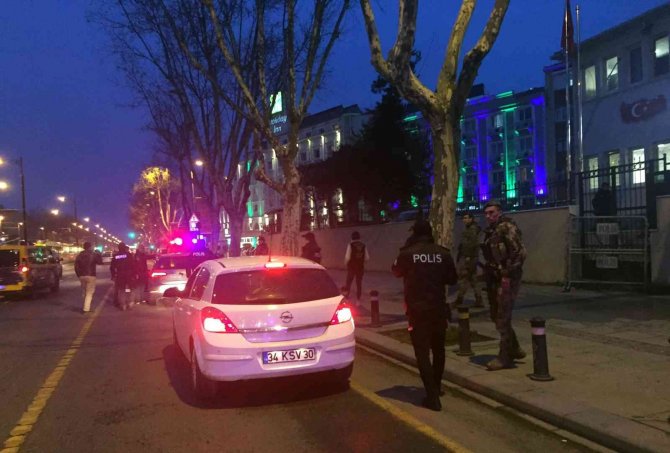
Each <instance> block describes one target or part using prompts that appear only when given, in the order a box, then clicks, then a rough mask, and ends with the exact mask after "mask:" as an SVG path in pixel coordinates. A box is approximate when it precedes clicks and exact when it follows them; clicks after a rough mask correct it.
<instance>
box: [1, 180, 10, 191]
mask: <svg viewBox="0 0 670 453" xmlns="http://www.w3.org/2000/svg"><path fill="white" fill-rule="evenodd" d="M7 189H9V184H7V181H0V190H7Z"/></svg>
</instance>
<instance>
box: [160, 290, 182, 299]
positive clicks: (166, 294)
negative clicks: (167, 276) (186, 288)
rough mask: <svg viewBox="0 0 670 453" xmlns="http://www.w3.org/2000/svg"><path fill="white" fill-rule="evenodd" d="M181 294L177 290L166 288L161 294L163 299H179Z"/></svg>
mask: <svg viewBox="0 0 670 453" xmlns="http://www.w3.org/2000/svg"><path fill="white" fill-rule="evenodd" d="M181 295H182V292H181V291H179V289H177V288H168V289H166V290H165V291H164V292H163V297H181Z"/></svg>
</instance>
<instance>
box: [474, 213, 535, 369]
mask: <svg viewBox="0 0 670 453" xmlns="http://www.w3.org/2000/svg"><path fill="white" fill-rule="evenodd" d="M484 215H485V216H486V221H487V223H488V227H487V228H486V229H485V230H484V242H483V244H482V251H483V252H484V258H485V259H486V267H485V270H486V272H485V276H486V292H487V296H488V299H489V304H490V307H491V320H492V321H493V322H494V323H495V325H496V330H498V332H499V333H500V350H499V353H498V357H496V358H495V359H493V360H492V361H490V362H489V363H488V364H487V365H486V367H487V368H488V369H489V370H491V371H497V370H501V369H503V368H511V367H512V366H514V360H515V359H523V358H524V357H526V353H525V352H524V351H523V349H521V346H520V345H519V341H518V340H517V338H516V333H515V332H514V329H513V328H512V310H513V309H514V301H515V299H516V297H517V294H518V293H519V286H520V285H521V275H522V267H523V262H524V260H525V259H526V249H525V248H524V246H523V242H522V240H521V230H519V227H517V225H516V223H514V221H513V220H512V219H510V218H509V217H505V216H503V214H502V207H501V205H500V203H498V202H497V201H489V202H488V203H486V205H485V206H484Z"/></svg>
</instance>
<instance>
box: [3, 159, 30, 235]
mask: <svg viewBox="0 0 670 453" xmlns="http://www.w3.org/2000/svg"><path fill="white" fill-rule="evenodd" d="M11 162H12V163H14V164H16V165H18V167H19V174H20V175H21V211H22V213H23V216H22V217H23V225H24V228H23V241H24V242H25V243H26V244H28V228H27V225H28V222H27V221H26V176H25V174H24V173H23V157H19V158H18V159H13V160H11ZM4 164H5V160H4V159H3V158H2V157H0V165H4ZM7 187H8V186H7Z"/></svg>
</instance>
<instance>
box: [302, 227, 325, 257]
mask: <svg viewBox="0 0 670 453" xmlns="http://www.w3.org/2000/svg"><path fill="white" fill-rule="evenodd" d="M302 237H303V238H305V239H307V244H305V245H303V246H302V253H301V255H300V256H301V257H303V258H307V259H308V260H311V261H314V262H315V263H320V262H321V247H319V244H317V243H316V238H315V237H314V233H312V232H311V231H310V232H308V233H305V234H303V235H302Z"/></svg>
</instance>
